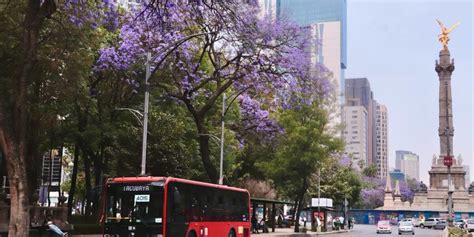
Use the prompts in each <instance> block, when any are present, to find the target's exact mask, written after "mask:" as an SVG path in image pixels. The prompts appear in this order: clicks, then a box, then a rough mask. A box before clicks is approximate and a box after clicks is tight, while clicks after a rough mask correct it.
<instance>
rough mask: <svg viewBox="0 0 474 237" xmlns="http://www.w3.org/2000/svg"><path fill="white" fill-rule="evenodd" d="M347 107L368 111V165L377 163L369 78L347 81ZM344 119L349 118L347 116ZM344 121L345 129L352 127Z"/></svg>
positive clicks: (372, 101) (372, 99)
mask: <svg viewBox="0 0 474 237" xmlns="http://www.w3.org/2000/svg"><path fill="white" fill-rule="evenodd" d="M345 86H346V88H345V92H344V94H345V100H346V101H345V107H352V106H362V107H364V108H365V110H366V111H367V159H366V160H367V165H371V164H373V163H374V162H375V159H376V157H375V142H376V141H375V129H374V128H375V108H374V104H375V101H374V98H373V93H372V90H371V88H370V83H369V80H367V78H351V79H346V83H345ZM344 117H347V115H345V116H344ZM349 122H350V121H344V125H345V128H347V127H348V126H351V124H350V123H349Z"/></svg>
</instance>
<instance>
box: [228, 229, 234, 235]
mask: <svg viewBox="0 0 474 237" xmlns="http://www.w3.org/2000/svg"><path fill="white" fill-rule="evenodd" d="M228 236H229V237H235V231H234V229H230V231H229V235H228Z"/></svg>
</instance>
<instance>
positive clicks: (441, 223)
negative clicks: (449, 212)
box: [433, 220, 448, 230]
mask: <svg viewBox="0 0 474 237" xmlns="http://www.w3.org/2000/svg"><path fill="white" fill-rule="evenodd" d="M447 225H448V222H447V221H446V220H440V221H438V222H437V223H436V225H434V226H433V229H435V230H444V228H446V226H447Z"/></svg>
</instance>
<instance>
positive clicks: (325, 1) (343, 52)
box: [257, 0, 347, 126]
mask: <svg viewBox="0 0 474 237" xmlns="http://www.w3.org/2000/svg"><path fill="white" fill-rule="evenodd" d="M257 2H258V4H259V6H260V8H261V10H262V15H265V16H270V17H275V18H287V19H289V20H290V21H293V22H295V23H297V24H298V25H299V26H301V27H305V28H306V27H307V28H309V29H311V36H312V39H313V43H312V45H313V47H312V48H311V51H310V52H311V58H312V62H313V63H321V64H323V65H325V66H326V67H327V68H328V69H329V71H330V72H331V73H330V74H331V76H330V77H329V79H330V81H331V82H332V84H333V86H334V88H336V91H335V96H336V97H337V98H335V100H334V105H333V106H331V107H332V108H335V109H336V110H337V111H339V112H338V113H337V114H338V115H337V116H334V117H333V118H332V119H331V121H330V125H331V126H333V125H339V124H341V122H342V121H341V118H342V117H343V115H342V113H343V110H342V105H343V103H344V102H345V100H344V88H345V85H344V83H345V77H344V70H345V69H346V67H347V30H346V28H347V2H346V0H258V1H257ZM337 101H338V102H337Z"/></svg>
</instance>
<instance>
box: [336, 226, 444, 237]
mask: <svg viewBox="0 0 474 237" xmlns="http://www.w3.org/2000/svg"><path fill="white" fill-rule="evenodd" d="M441 233H442V230H431V229H420V228H415V235H414V236H419V237H438V236H440V235H441ZM330 236H344V237H349V236H350V237H369V236H378V237H384V236H399V235H398V227H397V226H392V234H377V233H376V226H375V225H355V227H354V230H353V231H351V232H349V233H341V234H337V235H330ZM403 236H411V235H408V234H407V235H403Z"/></svg>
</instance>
